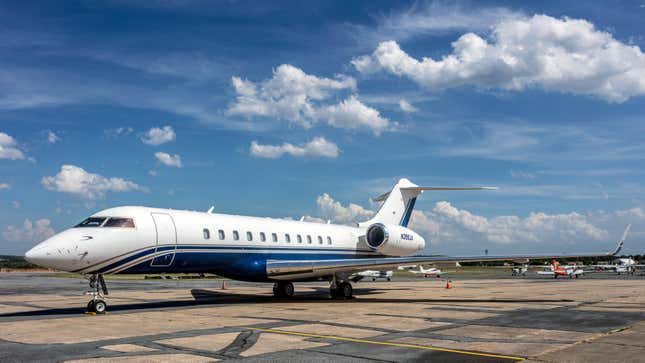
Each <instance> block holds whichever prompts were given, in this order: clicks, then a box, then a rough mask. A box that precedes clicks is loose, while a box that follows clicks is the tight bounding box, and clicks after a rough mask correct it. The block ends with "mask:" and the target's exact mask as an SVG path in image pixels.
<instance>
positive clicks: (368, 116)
mask: <svg viewBox="0 0 645 363" xmlns="http://www.w3.org/2000/svg"><path fill="white" fill-rule="evenodd" d="M318 115H319V116H320V117H322V118H324V119H326V120H327V123H329V124H330V125H331V126H334V127H338V128H343V129H356V128H360V127H367V128H370V129H372V131H373V132H374V133H375V134H377V135H378V134H380V133H381V131H383V130H385V129H386V128H387V127H388V125H389V124H390V121H389V120H388V119H386V118H384V117H382V116H381V114H380V113H379V112H378V111H377V110H375V109H373V108H371V107H368V106H365V104H363V103H362V102H361V101H359V100H358V99H357V98H356V96H354V95H351V96H349V98H347V99H346V100H344V101H342V102H340V103H339V104H337V105H331V106H327V107H324V108H322V109H320V110H318Z"/></svg>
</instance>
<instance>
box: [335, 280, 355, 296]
mask: <svg viewBox="0 0 645 363" xmlns="http://www.w3.org/2000/svg"><path fill="white" fill-rule="evenodd" d="M353 292H354V289H353V288H352V284H350V283H349V282H341V283H340V284H338V286H337V287H336V297H337V298H343V299H351V298H352V295H353ZM332 296H334V294H333V293H332Z"/></svg>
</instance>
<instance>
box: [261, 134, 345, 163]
mask: <svg viewBox="0 0 645 363" xmlns="http://www.w3.org/2000/svg"><path fill="white" fill-rule="evenodd" d="M249 152H250V153H251V155H253V156H255V157H259V158H268V159H277V158H280V157H282V156H283V155H285V154H289V155H292V156H300V157H322V158H336V157H338V153H339V149H338V146H337V145H336V144H335V143H333V142H331V141H327V140H326V139H325V138H324V137H316V138H314V139H313V140H311V141H309V142H307V143H304V144H300V145H294V144H291V143H288V142H285V143H283V144H282V145H262V144H258V143H257V141H253V142H251V146H250V148H249Z"/></svg>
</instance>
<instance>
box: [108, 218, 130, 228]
mask: <svg viewBox="0 0 645 363" xmlns="http://www.w3.org/2000/svg"><path fill="white" fill-rule="evenodd" d="M103 227H120V228H134V221H133V220H132V218H120V217H110V219H108V221H107V222H105V224H104V225H103Z"/></svg>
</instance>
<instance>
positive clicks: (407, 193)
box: [359, 178, 421, 227]
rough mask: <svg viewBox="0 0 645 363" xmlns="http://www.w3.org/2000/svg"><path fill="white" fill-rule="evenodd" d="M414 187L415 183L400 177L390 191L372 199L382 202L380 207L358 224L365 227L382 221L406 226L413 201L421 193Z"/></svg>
mask: <svg viewBox="0 0 645 363" xmlns="http://www.w3.org/2000/svg"><path fill="white" fill-rule="evenodd" d="M415 187H417V185H416V184H414V183H412V182H411V181H409V180H408V179H405V178H403V179H400V180H399V182H398V183H396V185H395V186H394V187H393V188H392V190H391V191H390V192H388V193H385V194H383V195H381V196H379V197H376V198H375V199H374V200H375V201H382V202H383V204H382V205H381V208H379V210H378V212H376V215H374V217H372V219H370V220H368V221H365V222H362V223H359V226H361V227H367V226H369V225H371V224H374V223H383V224H398V225H401V226H404V227H407V226H408V223H409V222H410V217H411V216H412V210H413V209H414V203H415V202H416V200H417V196H418V195H419V194H421V191H420V190H416V189H414V188H415ZM406 188H408V189H406ZM402 189H403V190H402Z"/></svg>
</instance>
